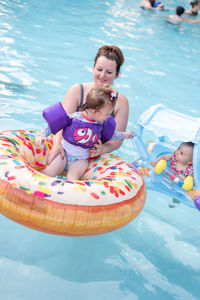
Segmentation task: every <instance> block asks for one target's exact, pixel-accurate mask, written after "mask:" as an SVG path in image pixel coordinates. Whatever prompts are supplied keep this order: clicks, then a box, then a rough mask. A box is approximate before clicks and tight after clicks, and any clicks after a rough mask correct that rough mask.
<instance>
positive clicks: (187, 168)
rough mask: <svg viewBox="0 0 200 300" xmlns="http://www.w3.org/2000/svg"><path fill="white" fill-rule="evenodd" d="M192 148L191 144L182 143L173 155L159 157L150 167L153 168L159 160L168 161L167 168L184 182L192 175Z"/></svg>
mask: <svg viewBox="0 0 200 300" xmlns="http://www.w3.org/2000/svg"><path fill="white" fill-rule="evenodd" d="M193 148H194V144H193V143H192V142H183V143H181V144H180V146H179V148H178V149H177V150H175V151H174V152H173V153H170V154H164V155H161V156H159V157H158V158H157V159H156V160H155V161H153V162H151V165H152V166H153V167H155V166H156V164H157V163H158V162H159V161H160V160H161V159H164V160H166V161H170V165H169V167H170V168H171V169H173V170H174V171H175V172H176V174H177V175H178V176H179V178H181V179H182V180H184V179H185V178H186V177H187V176H188V175H192V174H193V166H192V163H193Z"/></svg>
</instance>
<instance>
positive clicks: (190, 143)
mask: <svg viewBox="0 0 200 300" xmlns="http://www.w3.org/2000/svg"><path fill="white" fill-rule="evenodd" d="M181 146H187V147H190V148H192V155H191V158H192V157H193V149H194V143H192V142H182V143H181V144H180V146H179V148H180V147H181Z"/></svg>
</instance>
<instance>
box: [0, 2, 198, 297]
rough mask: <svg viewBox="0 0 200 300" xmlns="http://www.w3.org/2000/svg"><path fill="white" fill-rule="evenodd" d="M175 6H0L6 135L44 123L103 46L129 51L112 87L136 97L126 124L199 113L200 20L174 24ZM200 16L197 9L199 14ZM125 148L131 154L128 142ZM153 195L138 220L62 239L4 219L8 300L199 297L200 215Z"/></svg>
mask: <svg viewBox="0 0 200 300" xmlns="http://www.w3.org/2000/svg"><path fill="white" fill-rule="evenodd" d="M177 5H183V6H184V7H185V8H189V7H190V5H189V1H187V0H181V1H180V2H177V1H175V0H169V1H167V3H166V8H168V9H169V11H165V12H161V11H145V10H143V9H141V8H140V2H139V1H138V0H137V1H131V0H108V1H93V0H84V1H80V0H73V1H68V0H57V1H51V0H43V1H39V0H38V1H36V0H23V1H20V0H7V1H5V0H4V1H1V2H0V130H4V129H30V128H31V129H39V128H40V127H41V126H42V123H43V120H42V116H41V111H42V109H43V108H44V107H46V106H47V105H49V104H52V103H54V102H56V101H59V100H62V99H63V97H64V95H65V93H66V92H67V89H68V88H69V87H70V86H71V85H72V84H74V83H78V82H87V81H91V80H92V67H93V60H94V57H95V55H96V51H97V49H98V48H99V47H100V46H102V45H103V44H115V45H117V46H119V47H120V48H121V49H122V51H123V53H124V56H125V63H124V65H123V67H122V72H121V76H120V77H119V78H118V79H117V80H116V82H115V87H116V88H117V89H118V90H119V91H120V92H122V93H123V94H125V95H126V97H127V98H128V100H129V103H130V116H129V123H128V129H133V127H134V124H135V122H136V121H137V119H138V117H139V116H140V114H141V113H142V112H143V111H144V110H145V109H147V108H148V107H150V106H151V105H154V104H157V103H161V104H164V105H166V106H167V107H169V108H171V109H174V110H177V111H179V112H182V113H186V114H189V115H191V116H194V117H199V95H200V66H199V63H198V62H199V54H200V47H199V45H200V44H199V39H200V24H198V25H192V24H180V25H171V24H169V23H167V22H166V20H165V17H166V16H167V15H168V14H173V13H174V11H175V7H176V6H177ZM196 18H197V19H198V18H200V17H199V16H197V17H196ZM117 154H119V155H120V156H122V157H124V158H126V159H127V160H129V161H133V160H134V159H136V157H137V151H136V149H135V147H134V144H133V142H131V141H128V140H127V141H125V142H124V143H123V146H122V147H121V148H120V149H119V150H118V151H117ZM171 202H172V200H171V199H170V198H169V197H167V196H165V195H162V194H159V193H157V192H153V191H148V193H147V200H146V204H145V207H144V209H143V210H142V212H141V213H140V215H139V216H137V218H136V219H135V220H133V221H132V222H131V223H130V224H128V225H127V226H125V227H123V228H122V229H120V230H117V231H115V232H112V233H108V234H104V235H100V236H94V237H79V238H73V237H62V236H53V235H49V234H45V233H41V232H37V231H34V230H31V229H29V228H26V227H23V226H21V225H19V224H16V223H15V222H13V221H11V220H9V219H7V218H5V217H4V216H0V245H1V247H0V299H3V300H27V299H29V300H36V299H41V300H58V299H59V300H66V299H73V300H94V299H95V300H106V299H109V300H110V299H112V300H115V299H121V300H135V299H141V300H146V299H154V300H161V299H162V300H165V299H167V300H168V299H176V300H197V299H200V296H199V295H200V238H199V232H198V230H199V228H200V215H199V212H198V211H197V210H195V209H192V208H190V207H187V206H185V205H184V204H181V203H180V204H175V205H174V206H175V207H173V208H172V207H170V206H169V204H171Z"/></svg>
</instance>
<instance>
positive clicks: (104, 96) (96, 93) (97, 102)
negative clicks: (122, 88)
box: [81, 84, 117, 110]
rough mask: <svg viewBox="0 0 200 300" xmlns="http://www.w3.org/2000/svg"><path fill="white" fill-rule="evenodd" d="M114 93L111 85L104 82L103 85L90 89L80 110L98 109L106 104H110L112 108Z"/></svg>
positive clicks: (114, 100)
mask: <svg viewBox="0 0 200 300" xmlns="http://www.w3.org/2000/svg"><path fill="white" fill-rule="evenodd" d="M116 100H117V99H116V98H115V94H114V92H113V89H112V87H110V86H109V85H108V84H105V85H104V86H103V87H96V88H93V89H91V90H90V92H89V93H88V95H87V98H86V102H85V103H84V104H83V106H82V108H81V109H82V110H86V109H94V110H99V109H101V108H103V107H104V106H105V105H106V104H110V105H111V107H113V108H114V106H115V102H116Z"/></svg>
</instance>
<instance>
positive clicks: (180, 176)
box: [178, 174, 186, 180]
mask: <svg viewBox="0 0 200 300" xmlns="http://www.w3.org/2000/svg"><path fill="white" fill-rule="evenodd" d="M178 177H179V178H180V179H182V180H185V178H186V177H185V176H184V175H183V174H179V175H178Z"/></svg>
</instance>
